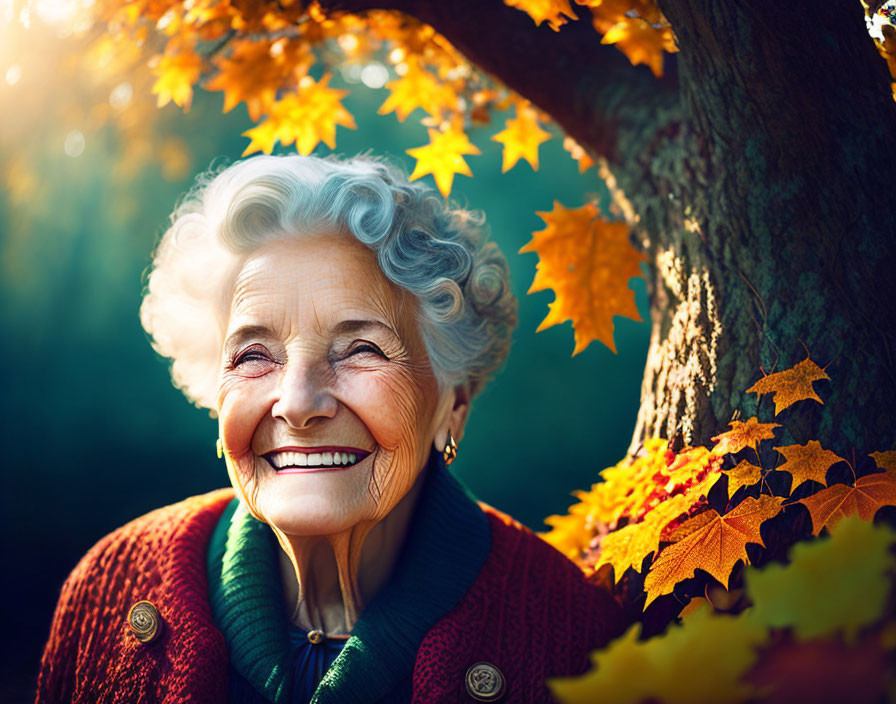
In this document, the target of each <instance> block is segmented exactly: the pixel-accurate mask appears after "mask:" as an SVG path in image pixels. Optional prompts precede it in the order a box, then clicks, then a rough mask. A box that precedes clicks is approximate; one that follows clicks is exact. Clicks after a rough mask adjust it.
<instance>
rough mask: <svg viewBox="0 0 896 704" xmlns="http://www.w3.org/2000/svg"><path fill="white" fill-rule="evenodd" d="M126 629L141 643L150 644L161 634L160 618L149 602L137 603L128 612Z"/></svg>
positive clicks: (157, 611)
mask: <svg viewBox="0 0 896 704" xmlns="http://www.w3.org/2000/svg"><path fill="white" fill-rule="evenodd" d="M128 627H129V628H130V629H131V632H132V633H133V634H134V637H135V638H136V639H137V640H139V641H140V642H141V643H152V641H154V640H155V639H156V638H158V637H159V634H160V633H161V632H162V617H161V616H160V615H159V610H158V609H157V608H156V607H155V605H154V604H153V603H152V602H151V601H138V602H137V603H136V604H134V605H133V606H132V607H131V610H130V611H128Z"/></svg>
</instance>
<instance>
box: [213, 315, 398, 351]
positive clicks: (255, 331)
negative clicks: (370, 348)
mask: <svg viewBox="0 0 896 704" xmlns="http://www.w3.org/2000/svg"><path fill="white" fill-rule="evenodd" d="M371 329H373V330H377V329H379V330H385V331H386V332H388V333H389V334H391V335H393V336H394V337H395V339H397V340H398V341H399V342H401V337H399V335H398V333H396V332H395V331H394V330H393V329H392V328H391V327H389V326H388V325H386V324H385V323H384V322H382V321H380V320H341V321H340V322H338V323H336V325H334V326H333V327H332V328H331V329H330V332H331V333H333V334H336V335H348V334H352V333H358V332H363V331H365V330H371ZM274 336H275V335H274V332H273V331H272V330H271V329H270V328H269V327H267V326H265V325H241V326H240V327H238V328H237V329H236V330H234V331H233V333H231V334H230V335H228V336H227V340H226V341H225V347H226V349H233V348H235V347H238V346H239V345H240V344H241V343H242V342H243V341H245V340H249V339H252V338H253V337H274Z"/></svg>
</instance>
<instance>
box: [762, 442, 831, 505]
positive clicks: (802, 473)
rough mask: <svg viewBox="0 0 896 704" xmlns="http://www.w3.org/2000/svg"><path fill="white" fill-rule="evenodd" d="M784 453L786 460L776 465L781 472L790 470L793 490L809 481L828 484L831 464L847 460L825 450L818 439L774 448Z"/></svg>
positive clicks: (791, 489)
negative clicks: (802, 443) (803, 443)
mask: <svg viewBox="0 0 896 704" xmlns="http://www.w3.org/2000/svg"><path fill="white" fill-rule="evenodd" d="M774 449H775V450H777V451H778V452H780V453H781V455H783V457H784V459H785V460H786V462H784V464H781V465H778V466H777V467H775V469H777V470H778V471H779V472H790V475H791V476H792V477H793V484H792V485H791V488H790V491H791V493H793V491H794V490H795V489H796V488H797V487H798V486H800V485H801V484H803V483H804V482H807V481H810V480H811V481H816V482H818V483H819V484H823V485H825V486H827V484H828V482H827V472H828V469H829V468H830V467H831V465H834V464H837V462H844V461H845V460H844V459H843V458H842V457H840V455H838V454H836V453H834V452H831V451H830V450H824V449H822V447H821V443H820V442H818V441H817V440H810V441H809V442H807V443H806V444H805V445H785V446H784V447H776V448H774Z"/></svg>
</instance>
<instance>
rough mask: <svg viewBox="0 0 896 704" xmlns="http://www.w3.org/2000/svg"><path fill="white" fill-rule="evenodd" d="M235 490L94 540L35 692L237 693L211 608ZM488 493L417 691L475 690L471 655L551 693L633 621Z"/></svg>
mask: <svg viewBox="0 0 896 704" xmlns="http://www.w3.org/2000/svg"><path fill="white" fill-rule="evenodd" d="M233 495H234V494H233V490H232V489H220V490H218V491H214V492H211V493H208V494H204V495H201V496H194V497H191V498H189V499H186V500H184V501H181V502H180V503H177V504H174V505H171V506H166V507H164V508H161V509H158V510H156V511H153V512H152V513H149V514H146V515H145V516H142V517H141V518H138V519H136V520H134V521H132V522H131V523H128V524H127V525H125V526H123V527H122V528H119V529H118V530H116V531H114V532H113V533H111V534H110V535H108V536H106V537H105V538H103V539H102V540H100V541H99V542H98V543H97V544H96V545H95V546H94V547H93V548H91V550H90V551H89V552H88V553H87V554H86V555H85V556H84V557H83V558H82V560H81V561H80V562H79V563H78V565H77V566H76V567H75V569H74V570H73V571H72V573H71V575H70V576H69V577H68V579H67V580H66V582H65V584H64V585H63V587H62V592H61V595H60V598H59V602H58V604H57V607H56V611H55V614H54V616H53V622H52V626H51V630H50V636H49V639H48V641H47V644H46V647H45V649H44V653H43V658H42V661H41V668H40V674H39V676H38V688H37V696H36V702H38V703H39V704H50V703H52V704H63V703H67V702H78V703H81V702H83V703H84V704H87V703H88V702H89V703H91V704H107V703H108V704H111V703H113V702H116V703H121V704H125V703H127V704H142V703H149V702H166V703H170V704H174V703H178V704H181V703H184V704H186V703H194V702H195V703H199V702H209V703H213V702H214V703H217V704H220V703H223V702H226V701H227V649H226V645H225V642H224V637H223V635H222V634H221V632H220V631H219V630H218V629H217V628H216V626H215V624H214V622H213V620H212V615H211V610H210V607H209V603H208V596H207V578H206V560H205V557H206V549H207V546H208V543H209V540H210V537H211V534H212V531H213V530H214V528H215V525H216V524H217V522H218V519H219V517H220V516H221V513H222V512H223V510H224V508H225V507H226V506H227V504H228V502H229V501H230V500H231V499H232V498H233ZM480 506H481V507H482V508H483V510H484V511H485V512H486V514H487V516H488V518H489V523H490V527H491V536H492V547H491V552H490V553H489V556H488V558H487V559H486V561H485V564H484V565H483V567H482V570H481V572H480V573H479V576H478V577H477V578H476V580H475V581H474V582H473V585H472V587H471V588H470V590H469V591H468V592H467V594H466V596H465V597H464V598H463V599H462V600H461V601H460V603H459V604H458V605H457V606H456V607H455V608H454V609H453V610H451V611H450V612H449V613H448V614H446V615H445V616H444V617H443V618H442V619H441V620H440V621H438V622H437V623H436V624H435V625H434V626H433V627H432V628H431V629H430V631H429V632H428V633H427V634H426V636H425V637H424V639H423V642H422V643H421V644H420V648H419V650H418V653H417V659H416V662H415V666H414V674H413V687H414V698H413V701H414V702H415V703H418V704H424V703H427V704H428V703H431V702H457V703H458V704H460V703H461V702H464V703H467V702H470V701H471V700H470V698H469V697H468V695H467V694H466V690H465V685H464V676H465V673H466V669H467V667H468V666H469V665H470V664H471V662H474V661H486V662H489V663H496V664H497V663H500V667H501V670H502V672H503V674H504V675H505V678H506V681H507V689H506V692H505V695H504V696H503V697H502V701H504V702H508V703H509V702H514V703H515V702H550V701H553V700H552V699H551V696H550V693H549V691H548V689H547V686H546V685H545V678H546V677H551V676H563V675H573V674H580V673H582V672H584V671H585V670H587V669H588V666H589V658H588V653H589V651H590V650H592V649H595V648H598V647H601V646H602V645H604V644H605V643H607V642H608V641H609V640H611V639H612V638H614V637H616V636H617V635H619V634H620V633H621V631H622V630H623V627H624V624H623V620H622V612H621V609H620V608H619V607H618V606H617V604H616V602H615V601H614V600H613V598H612V597H611V596H610V595H609V594H608V593H607V592H606V591H605V590H603V589H601V588H599V587H597V586H595V585H592V584H590V583H589V582H587V581H586V580H585V578H584V576H583V575H582V573H581V571H580V570H579V569H578V568H577V567H576V566H575V565H574V564H573V563H572V562H570V561H569V560H568V559H567V558H566V557H565V556H563V555H562V554H561V553H559V552H558V551H556V550H555V549H554V548H553V547H551V546H550V545H548V544H547V543H545V542H544V541H543V540H542V539H540V538H539V537H538V536H536V535H535V534H533V533H532V532H531V531H530V530H529V529H528V528H526V527H525V526H522V525H521V524H519V523H518V522H516V521H514V520H513V519H512V518H510V517H509V516H506V515H505V514H502V513H501V512H499V511H497V510H495V509H493V508H491V507H489V506H487V505H485V504H480ZM141 600H149V601H151V602H153V604H155V605H156V607H157V608H158V610H159V612H160V613H161V615H162V619H163V621H164V624H165V625H164V628H163V630H162V632H161V635H160V636H159V637H158V638H157V639H156V641H155V642H153V643H150V644H141V643H139V642H138V641H137V640H136V638H135V637H134V636H133V634H132V633H131V632H130V630H129V628H128V626H127V623H126V618H127V614H128V611H129V609H130V607H131V606H132V605H133V604H134V603H136V602H138V601H141ZM471 658H472V660H471Z"/></svg>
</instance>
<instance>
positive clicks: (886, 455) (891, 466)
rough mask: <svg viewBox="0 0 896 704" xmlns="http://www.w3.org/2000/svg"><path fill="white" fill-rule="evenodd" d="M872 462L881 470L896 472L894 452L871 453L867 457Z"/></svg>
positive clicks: (895, 451) (895, 452) (895, 455)
mask: <svg viewBox="0 0 896 704" xmlns="http://www.w3.org/2000/svg"><path fill="white" fill-rule="evenodd" d="M868 456H869V457H871V458H872V459H873V460H874V464H876V465H877V466H878V467H880V468H881V469H887V470H896V450H887V451H886V452H872V453H871V454H870V455H868Z"/></svg>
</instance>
